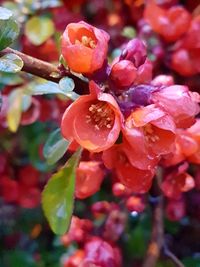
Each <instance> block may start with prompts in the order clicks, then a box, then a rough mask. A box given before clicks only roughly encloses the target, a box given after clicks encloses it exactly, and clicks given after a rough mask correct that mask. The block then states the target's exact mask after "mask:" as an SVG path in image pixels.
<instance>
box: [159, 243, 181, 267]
mask: <svg viewBox="0 0 200 267" xmlns="http://www.w3.org/2000/svg"><path fill="white" fill-rule="evenodd" d="M164 254H165V255H166V256H167V257H168V258H169V259H170V260H171V261H172V262H173V263H174V265H175V266H176V267H185V266H184V264H183V263H182V262H181V261H180V260H179V259H178V258H177V257H176V255H174V254H173V253H172V252H171V251H170V250H169V249H168V248H167V247H164Z"/></svg>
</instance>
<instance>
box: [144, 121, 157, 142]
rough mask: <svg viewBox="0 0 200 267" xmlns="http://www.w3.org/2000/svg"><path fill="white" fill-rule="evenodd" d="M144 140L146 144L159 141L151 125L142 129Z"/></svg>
mask: <svg viewBox="0 0 200 267" xmlns="http://www.w3.org/2000/svg"><path fill="white" fill-rule="evenodd" d="M143 131H144V136H145V140H146V141H147V142H152V143H155V142H156V141H158V140H160V138H159V136H158V135H156V134H155V132H154V130H153V127H152V125H151V124H147V125H145V126H144V127H143Z"/></svg>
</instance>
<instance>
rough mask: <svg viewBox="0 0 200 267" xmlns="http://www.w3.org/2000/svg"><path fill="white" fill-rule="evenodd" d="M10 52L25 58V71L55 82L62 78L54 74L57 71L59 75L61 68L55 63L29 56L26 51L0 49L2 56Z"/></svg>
mask: <svg viewBox="0 0 200 267" xmlns="http://www.w3.org/2000/svg"><path fill="white" fill-rule="evenodd" d="M9 53H12V54H15V55H17V56H19V57H20V58H21V59H22V60H23V62H24V66H23V68H22V70H23V71H25V72H27V73H30V74H33V75H36V76H38V77H41V78H44V79H46V80H50V81H53V82H58V81H59V80H60V77H57V76H56V77H55V76H54V75H53V74H55V73H57V74H58V75H59V69H58V68H57V67H56V66H55V65H53V64H50V63H48V62H45V61H43V60H40V59H37V58H34V57H31V56H28V55H26V54H24V53H21V52H19V51H17V50H14V49H12V48H9V47H8V48H6V49H4V50H2V51H0V56H4V55H6V54H9Z"/></svg>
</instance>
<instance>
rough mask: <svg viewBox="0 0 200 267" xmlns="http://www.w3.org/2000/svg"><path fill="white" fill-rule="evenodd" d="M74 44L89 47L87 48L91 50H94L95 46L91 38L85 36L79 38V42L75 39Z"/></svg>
mask: <svg viewBox="0 0 200 267" xmlns="http://www.w3.org/2000/svg"><path fill="white" fill-rule="evenodd" d="M75 44H78V45H80V44H82V45H84V46H86V47H89V48H92V49H94V48H95V47H96V45H97V43H96V41H95V40H93V39H92V38H91V37H87V36H86V35H83V36H82V37H81V40H78V39H76V40H75Z"/></svg>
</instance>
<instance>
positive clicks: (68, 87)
mask: <svg viewBox="0 0 200 267" xmlns="http://www.w3.org/2000/svg"><path fill="white" fill-rule="evenodd" d="M59 86H60V89H61V90H63V91H64V92H72V91H73V90H74V87H75V84H74V80H72V79H71V78H68V77H64V78H62V79H61V80H60V82H59Z"/></svg>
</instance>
